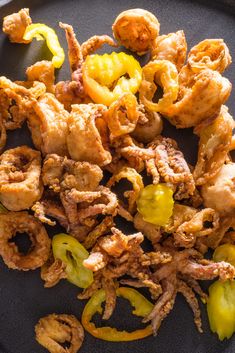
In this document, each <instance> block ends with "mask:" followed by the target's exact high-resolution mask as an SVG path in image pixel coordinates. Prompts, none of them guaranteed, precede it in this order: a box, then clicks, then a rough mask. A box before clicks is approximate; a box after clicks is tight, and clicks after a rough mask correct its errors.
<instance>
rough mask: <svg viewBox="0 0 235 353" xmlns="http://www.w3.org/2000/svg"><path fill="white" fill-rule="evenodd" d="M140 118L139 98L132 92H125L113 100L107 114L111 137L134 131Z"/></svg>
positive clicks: (106, 118)
mask: <svg viewBox="0 0 235 353" xmlns="http://www.w3.org/2000/svg"><path fill="white" fill-rule="evenodd" d="M138 119H139V112H138V110H137V99H136V97H135V96H134V94H132V93H124V94H123V95H122V96H121V97H120V98H119V99H118V100H117V101H115V102H113V103H112V104H111V105H110V107H109V109H108V110H107V112H106V114H105V120H106V121H107V124H108V128H109V130H110V139H111V140H112V139H114V138H115V137H119V136H121V135H125V134H128V133H130V132H132V131H133V130H134V129H135V127H136V124H137V121H138Z"/></svg>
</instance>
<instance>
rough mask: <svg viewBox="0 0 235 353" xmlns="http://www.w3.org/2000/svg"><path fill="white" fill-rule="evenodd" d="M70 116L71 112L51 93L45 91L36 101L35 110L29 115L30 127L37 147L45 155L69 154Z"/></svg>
mask: <svg viewBox="0 0 235 353" xmlns="http://www.w3.org/2000/svg"><path fill="white" fill-rule="evenodd" d="M68 117H69V113H68V112H67V111H66V110H65V109H64V107H63V105H62V104H61V103H60V102H59V101H58V100H57V99H56V98H55V97H54V95H53V94H51V93H45V94H44V95H43V96H41V97H40V98H39V99H38V101H37V102H35V104H34V112H33V113H32V114H29V116H28V127H29V129H30V131H31V134H32V139H33V143H34V145H35V147H36V148H37V149H38V150H40V151H41V152H42V153H43V155H46V154H48V153H57V154H58V155H61V156H65V155H67V154H68V150H67V141H66V139H67V135H68V126H67V122H68Z"/></svg>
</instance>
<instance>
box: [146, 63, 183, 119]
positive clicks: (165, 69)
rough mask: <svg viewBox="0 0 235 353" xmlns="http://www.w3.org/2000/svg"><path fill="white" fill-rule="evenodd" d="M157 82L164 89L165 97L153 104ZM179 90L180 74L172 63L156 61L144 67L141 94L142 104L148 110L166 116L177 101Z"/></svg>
mask: <svg viewBox="0 0 235 353" xmlns="http://www.w3.org/2000/svg"><path fill="white" fill-rule="evenodd" d="M155 82H157V83H158V84H159V85H160V86H162V88H163V97H162V98H161V99H159V101H158V103H153V96H154V94H155V93H156V91H157V85H156V84H155ZM178 90H179V86H178V72H177V69H176V67H175V65H174V64H172V63H171V62H170V61H168V60H154V61H150V62H149V63H148V64H147V65H145V66H144V67H143V71H142V82H141V85H140V88H139V94H140V101H141V103H143V104H144V105H145V107H146V108H147V109H149V110H152V111H154V112H161V113H163V114H164V113H165V111H167V110H168V109H169V106H170V107H171V105H172V104H173V103H174V102H175V101H176V99H177V97H178Z"/></svg>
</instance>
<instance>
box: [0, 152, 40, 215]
mask: <svg viewBox="0 0 235 353" xmlns="http://www.w3.org/2000/svg"><path fill="white" fill-rule="evenodd" d="M42 192H43V185H42V182H41V155H40V152H38V151H35V150H33V149H31V148H29V147H27V146H20V147H16V148H13V149H9V150H7V151H5V152H4V153H3V154H2V155H1V156H0V201H1V202H2V204H3V205H4V206H5V207H7V208H8V209H9V210H11V211H20V210H24V209H28V208H30V207H31V206H32V205H33V204H34V202H36V201H38V200H39V199H40V197H41V195H42Z"/></svg>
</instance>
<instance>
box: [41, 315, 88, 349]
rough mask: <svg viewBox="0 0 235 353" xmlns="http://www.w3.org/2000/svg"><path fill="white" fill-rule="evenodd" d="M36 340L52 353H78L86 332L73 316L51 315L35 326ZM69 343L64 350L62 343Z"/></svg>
mask: <svg viewBox="0 0 235 353" xmlns="http://www.w3.org/2000/svg"><path fill="white" fill-rule="evenodd" d="M35 333H36V340H37V341H38V343H40V344H41V345H42V346H43V347H45V348H46V349H48V351H49V352H50V353H77V352H78V350H79V349H80V347H81V345H82V343H83V340H84V330H83V327H82V325H81V324H80V322H79V321H78V320H77V319H76V318H75V316H73V315H66V314H59V315H57V314H50V315H48V316H45V317H43V318H41V319H40V320H39V322H38V323H37V325H36V326H35ZM65 342H69V344H70V345H69V347H68V348H64V347H63V346H62V343H65Z"/></svg>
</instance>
